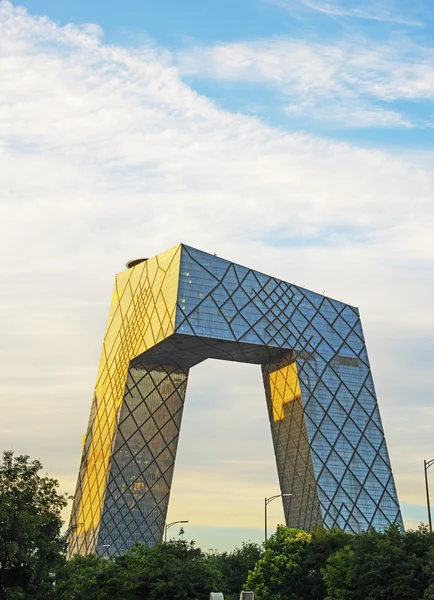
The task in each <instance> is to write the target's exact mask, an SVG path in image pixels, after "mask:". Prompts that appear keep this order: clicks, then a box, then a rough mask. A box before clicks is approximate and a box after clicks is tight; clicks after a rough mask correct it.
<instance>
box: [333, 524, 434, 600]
mask: <svg viewBox="0 0 434 600" xmlns="http://www.w3.org/2000/svg"><path fill="white" fill-rule="evenodd" d="M424 535H425V537H426V540H425V542H427V543H425V542H424V540H423V536H424ZM424 547H425V549H428V547H429V534H424V533H423V532H422V531H419V533H416V535H415V533H414V532H409V533H408V534H406V533H405V532H403V531H401V530H400V528H399V527H397V526H392V527H390V528H389V529H387V530H386V531H383V532H377V531H375V530H373V529H372V530H369V531H368V532H366V533H362V534H359V535H357V536H354V537H353V541H352V544H351V545H347V546H345V547H344V548H342V549H341V550H339V551H338V552H336V553H335V554H334V555H333V556H331V557H330V558H329V559H328V561H327V567H326V569H325V570H324V580H325V584H326V588H327V592H328V596H327V599H328V600H419V599H420V598H421V597H422V595H423V593H424V590H425V588H426V587H427V585H428V583H429V579H428V576H427V573H426V564H427V560H428V557H427V554H426V551H425V552H424V551H423V548H424ZM416 550H417V552H416Z"/></svg>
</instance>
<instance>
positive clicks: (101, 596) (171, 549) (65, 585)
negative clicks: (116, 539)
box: [56, 540, 222, 600]
mask: <svg viewBox="0 0 434 600" xmlns="http://www.w3.org/2000/svg"><path fill="white" fill-rule="evenodd" d="M221 581H222V577H221V575H220V573H219V572H218V571H217V569H216V568H215V565H214V564H213V563H212V562H210V561H208V560H207V559H206V557H205V556H204V555H203V553H202V552H201V550H199V549H197V548H195V547H194V543H193V542H187V541H184V540H177V541H170V542H168V543H161V544H157V545H156V546H154V547H153V548H150V549H148V548H146V547H145V546H142V545H139V544H136V545H135V546H133V547H132V548H131V549H130V550H129V551H128V552H126V553H125V554H124V555H123V556H121V557H118V558H114V559H109V560H105V559H101V558H98V557H96V556H87V557H80V556H76V557H75V558H73V559H72V560H71V561H69V563H68V564H67V565H65V567H64V568H63V569H62V571H61V572H60V573H59V576H58V583H57V595H56V598H57V599H58V600H113V599H116V600H191V599H197V600H207V599H208V598H209V593H210V591H212V590H218V589H220V586H221Z"/></svg>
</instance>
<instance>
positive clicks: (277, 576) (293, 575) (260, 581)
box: [245, 526, 312, 600]
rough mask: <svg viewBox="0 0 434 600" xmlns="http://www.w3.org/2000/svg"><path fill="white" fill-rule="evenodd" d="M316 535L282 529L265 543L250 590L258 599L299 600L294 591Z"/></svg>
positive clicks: (250, 583)
mask: <svg viewBox="0 0 434 600" xmlns="http://www.w3.org/2000/svg"><path fill="white" fill-rule="evenodd" d="M311 539H312V535H311V534H310V533H307V532H306V531H301V530H300V529H290V528H288V527H282V526H280V527H278V528H277V531H276V533H275V534H274V535H273V536H271V537H270V538H269V539H268V540H267V541H266V542H265V553H264V556H263V558H261V559H260V560H259V561H258V562H257V563H256V566H255V568H254V569H253V571H251V572H250V573H249V576H248V577H247V582H246V585H245V588H246V589H249V590H252V591H254V592H255V597H256V598H257V599H258V600H298V598H299V596H298V595H297V593H296V592H295V591H294V588H295V587H296V585H297V578H299V577H300V572H301V565H302V561H303V555H304V553H305V549H306V546H307V545H308V544H310V542H311Z"/></svg>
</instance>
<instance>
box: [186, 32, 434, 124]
mask: <svg viewBox="0 0 434 600" xmlns="http://www.w3.org/2000/svg"><path fill="white" fill-rule="evenodd" d="M178 63H179V67H180V69H181V71H182V73H183V74H184V75H185V76H192V75H193V76H198V77H202V78H205V79H206V78H208V79H215V80H226V81H231V82H249V83H255V84H258V85H268V86H271V87H273V88H275V89H276V90H278V91H279V92H280V93H281V94H282V95H283V98H284V99H286V102H289V103H290V104H289V110H291V111H296V112H297V113H298V114H300V115H307V116H310V117H314V118H316V119H321V120H322V121H325V122H327V121H336V122H340V123H341V125H343V126H348V125H351V126H356V127H358V126H359V127H366V126H379V127H381V126H384V127H390V126H405V127H409V126H411V122H410V121H409V119H408V118H405V117H404V116H403V115H401V114H400V113H399V112H398V110H394V109H393V108H390V107H389V106H388V103H390V102H393V101H401V100H406V101H408V100H409V101H431V100H432V99H434V52H433V50H432V49H430V48H427V47H423V46H418V47H416V46H414V45H413V44H411V43H410V42H409V41H408V40H406V39H402V38H401V39H394V40H392V41H391V43H388V44H386V43H379V42H374V41H372V40H367V39H362V38H360V37H354V36H353V38H352V39H350V38H348V39H347V40H345V41H344V40H342V41H339V42H335V43H325V42H321V43H319V42H311V41H307V40H303V39H296V38H290V37H286V36H282V37H277V38H265V39H262V40H255V41H246V42H233V43H226V44H223V43H222V44H216V45H213V46H209V47H197V48H190V49H187V50H184V51H182V52H180V54H179V57H178ZM284 101H285V100H284Z"/></svg>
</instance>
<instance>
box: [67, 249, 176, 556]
mask: <svg viewBox="0 0 434 600" xmlns="http://www.w3.org/2000/svg"><path fill="white" fill-rule="evenodd" d="M180 256H181V246H176V247H175V248H172V249H171V250H167V251H166V252H164V253H162V254H159V255H158V256H156V257H154V258H152V259H149V260H148V261H146V262H143V263H140V264H139V265H137V266H136V267H134V268H133V269H129V270H127V271H124V272H122V273H120V274H119V275H117V276H116V282H115V287H114V294H113V298H112V303H111V307H110V313H109V318H108V324H107V331H106V335H105V338H104V343H103V350H102V355H101V362H100V366H99V371H98V378H97V383H96V388H95V394H94V399H93V404H92V409H91V414H90V420H89V425H88V429H87V433H86V435H85V438H84V441H83V455H82V461H81V465H80V470H79V475H78V482H77V489H76V493H75V496H74V503H73V508H72V513H71V523H70V524H71V527H72V528H73V535H72V536H71V538H70V544H69V554H70V555H72V554H76V553H81V554H86V553H88V552H93V551H95V548H96V547H97V544H98V536H99V528H100V525H101V518H102V516H103V507H104V498H105V495H106V489H107V482H108V478H109V474H110V468H111V460H112V451H113V448H114V445H115V442H116V441H117V435H116V433H117V430H118V428H117V422H118V419H119V416H120V414H121V407H122V403H123V402H122V401H123V398H124V391H125V385H126V381H127V375H128V371H129V367H130V361H131V360H132V359H134V358H135V357H137V356H139V355H140V354H142V353H143V352H145V351H146V349H148V348H151V347H153V346H155V345H156V344H158V343H159V342H161V341H162V340H163V339H165V338H166V337H168V336H170V335H171V334H173V332H174V326H175V310H176V297H177V289H178V275H179V265H180ZM157 305H158V308H157ZM128 519H131V516H129V517H128ZM126 523H127V521H126Z"/></svg>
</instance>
